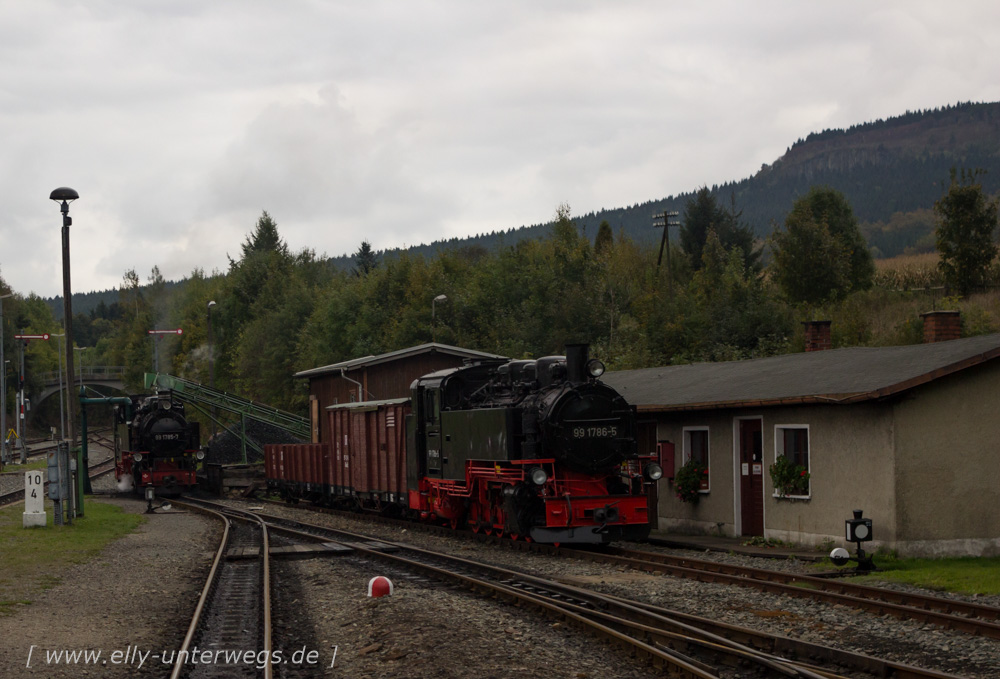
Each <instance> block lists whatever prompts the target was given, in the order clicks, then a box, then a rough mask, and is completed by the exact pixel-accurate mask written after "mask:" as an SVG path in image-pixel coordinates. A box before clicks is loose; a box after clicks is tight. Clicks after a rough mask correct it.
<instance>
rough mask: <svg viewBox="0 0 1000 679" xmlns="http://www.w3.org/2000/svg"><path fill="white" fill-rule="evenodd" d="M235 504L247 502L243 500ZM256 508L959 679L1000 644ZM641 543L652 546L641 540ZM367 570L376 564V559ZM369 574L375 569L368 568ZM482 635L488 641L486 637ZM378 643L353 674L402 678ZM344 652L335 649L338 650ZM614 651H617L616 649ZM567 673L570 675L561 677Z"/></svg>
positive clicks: (782, 599) (996, 673) (994, 666)
mask: <svg viewBox="0 0 1000 679" xmlns="http://www.w3.org/2000/svg"><path fill="white" fill-rule="evenodd" d="M235 504H240V505H241V506H243V507H246V506H247V504H246V503H235ZM263 511H264V512H266V513H271V514H277V515H282V516H287V517H288V518H294V519H298V520H301V521H306V522H309V523H315V524H319V525H327V526H330V527H335V528H343V529H346V530H356V531H358V532H363V533H365V534H367V535H372V536H376V537H381V538H383V539H386V540H392V541H395V542H401V543H406V544H411V545H414V546H419V547H426V548H428V549H436V550H441V551H447V552H450V553H454V554H457V555H460V556H462V557H464V558H469V559H473V560H476V561H481V562H484V563H490V564H496V565H499V566H504V567H508V568H511V569H516V570H523V571H527V572H531V573H534V574H536V575H539V576H542V577H549V578H553V579H559V580H562V581H564V582H569V583H571V584H577V585H580V586H584V587H588V588H592V589H596V590H599V591H604V592H608V593H612V594H615V595H618V596H622V597H627V598H632V599H638V600H642V601H648V602H651V603H655V604H657V605H659V606H663V607H666V608H670V609H674V610H677V611H682V612H685V613H689V614H692V615H698V616H702V617H706V618H711V619H713V620H719V621H723V622H727V623H731V624H736V625H741V626H745V627H749V628H753V629H757V630H762V631H765V632H770V633H775V634H781V635H785V636H788V637H791V638H795V639H802V640H805V641H811V642H814V643H819V644H825V645H831V646H836V647H839V648H843V649H845V650H849V651H853V652H856V653H863V654H866V655H871V656H876V657H880V658H885V659H887V660H891V661H894V662H898V663H903V664H910V665H916V666H920V667H926V668H931V669H935V670H937V671H940V672H946V673H949V674H954V675H958V676H962V677H973V678H981V679H996V677H1000V641H997V640H993V639H983V638H978V637H972V636H969V635H967V634H962V633H958V632H950V631H947V630H943V629H941V628H939V627H936V626H934V625H929V624H922V623H917V622H911V621H906V620H900V619H898V618H894V617H890V616H876V615H873V614H871V613H867V612H864V611H860V610H857V609H854V608H849V607H846V606H839V605H829V604H823V603H819V602H814V601H811V600H809V599H805V598H797V597H788V596H781V595H775V594H767V593H763V592H760V591H758V590H756V589H752V588H749V587H734V586H726V585H716V584H711V583H700V582H696V581H693V580H685V579H681V578H674V577H670V576H665V575H657V574H647V573H639V572H636V571H631V570H626V569H624V568H621V567H616V566H610V565H604V564H595V563H591V562H582V561H575V560H569V559H566V558H559V557H551V556H547V555H541V554H532V553H525V552H520V551H514V550H510V549H502V548H498V547H497V546H495V545H485V544H479V543H472V542H469V541H465V540H455V539H453V538H447V537H440V536H435V535H430V534H427V533H423V532H421V531H418V530H413V529H406V528H399V527H393V526H384V525H378V524H372V523H368V522H364V521H362V520H354V519H351V518H345V517H340V516H332V515H328V514H321V513H317V512H310V511H308V510H304V509H301V508H293V507H286V506H281V505H275V504H268V505H266V506H265V507H264V509H263ZM643 548H644V549H646V548H649V549H651V550H655V549H657V548H655V547H647V546H644V547H643ZM664 551H668V552H671V553H675V554H676V553H678V550H670V549H665V550H664ZM688 555H691V556H696V557H698V558H704V559H712V560H721V561H727V562H730V563H736V564H741V565H747V566H755V567H760V568H769V569H772V570H773V569H778V568H780V569H787V570H800V571H803V572H804V571H805V566H804V565H803V564H802V563H797V562H795V561H789V560H772V559H762V558H757V557H747V556H739V555H733V554H726V553H718V552H705V553H702V552H698V553H694V554H693V553H691V552H688ZM304 563H305V562H304ZM309 563H310V564H311V565H310V566H309V567H310V568H318V569H332V568H334V565H328V563H329V562H319V561H313V562H309ZM374 568H376V569H377V565H376V566H375V567H374ZM325 572H327V573H328V575H327V578H329V579H330V580H331V581H338V580H340V579H345V580H346V579H347V578H349V577H350V576H348V575H342V574H339V573H338V572H337V571H335V570H326V571H325ZM372 573H373V574H377V573H374V571H373V572H372ZM365 582H367V580H365ZM357 586H358V585H357V584H355V585H354V587H355V589H357ZM413 587H417V588H424V589H425V588H426V586H423V585H420V584H419V583H418V584H417V585H411V584H410V583H408V582H406V581H405V580H404V582H403V584H402V585H401V586H400V591H401V593H402V592H407V593H408V592H409V591H410V589H411V588H413ZM333 591H334V588H330V589H329V590H324V589H322V588H320V589H319V590H318V591H317V592H316V594H315V599H313V600H312V601H311V602H310V603H309V604H308V605H309V606H312V607H315V608H316V610H318V611H323V610H326V611H328V612H329V611H332V610H339V609H341V608H342V607H343V606H344V603H345V602H344V600H343V599H342V598H341V597H342V596H343V595H342V594H336V595H334V594H333V593H332V592H333ZM930 593H931V594H935V595H937V594H938V593H935V592H930ZM408 595H409V594H408ZM953 596H954V597H955V598H965V599H968V600H972V601H976V602H977V603H984V604H988V605H994V606H997V605H1000V597H961V596H959V595H953ZM463 597H464V598H465V599H469V598H471V597H468V596H466V595H463ZM434 600H435V599H434V597H431V598H430V599H428V600H427V605H428V606H433V602H434ZM324 602H327V603H324ZM492 605H496V604H492ZM481 606H482V604H478V603H473V604H469V603H467V604H465V608H464V610H465V611H467V615H468V620H472V619H475V616H477V615H482V616H485V617H487V618H488V617H489V615H491V614H490V613H486V612H482V610H481ZM430 610H431V609H428V615H429V616H431V617H432V618H433V617H435V616H434V615H433V614H432V613H431V612H430ZM447 610H448V609H445V611H443V612H442V614H441V615H440V616H436V617H440V618H442V619H443V618H446V617H447V615H446V614H447ZM513 610H516V609H513ZM328 615H329V613H328ZM518 615H519V619H521V620H528V619H529V618H530V617H531V616H533V615H534V614H533V613H531V612H525V613H518ZM337 619H338V620H339V619H340V618H337ZM320 620H322V618H320ZM487 628H489V627H487ZM492 629H493V630H494V633H495V634H496V635H497V636H498V637H501V638H502V637H503V635H501V634H500V631H501V628H500V626H499V624H497V625H496V626H494V627H493V628H492ZM502 629H503V630H506V629H507V626H506V625H505V626H504V627H503V628H502ZM571 634H573V635H575V638H582V639H586V637H583V636H582V635H580V633H578V632H576V631H575V630H573V631H572V632H571ZM474 638H476V637H475V636H474V635H470V636H469V639H470V643H472V641H471V639H474ZM484 641H486V642H487V643H488V637H487V639H484ZM359 643H360V642H359ZM372 643H375V642H374V641H373V642H372ZM591 644H593V642H591ZM597 648H600V649H605V650H602V651H601V652H602V653H603V654H604V655H607V654H608V653H609V652H611V651H608V650H606V647H604V646H601V645H598V646H597ZM383 649H384V652H385V653H390V651H389V650H388V649H387V647H383ZM383 649H380V652H379V653H375V652H372V653H370V654H369V655H374V656H376V657H375V658H368V656H367V655H366V656H364V658H359V659H358V660H359V661H363V664H362V665H361V667H360V669H359V671H360V672H361V673H362V674H364V673H368V672H371V673H372V674H371V676H407V675H405V674H404V673H402V672H401V673H399V674H391V673H390V674H384V673H382V672H383V671H384V668H383V670H380V667H382V666H381V665H380V664H379V662H378V658H379V657H380V653H381V652H382V650H383ZM343 651H344V648H343V647H342V648H341V652H343ZM614 652H615V653H617V651H614ZM572 662H573V663H580V662H582V658H581V657H577V656H573V660H572ZM612 665H613V666H615V667H621V661H619V662H618V663H612ZM568 666H575V665H573V664H570V665H568ZM650 671H652V670H650ZM409 676H412V675H409ZM566 676H575V675H572V674H568V675H566ZM591 676H593V675H591ZM615 676H617V675H615Z"/></svg>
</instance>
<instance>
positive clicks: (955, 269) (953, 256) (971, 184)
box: [934, 169, 997, 297]
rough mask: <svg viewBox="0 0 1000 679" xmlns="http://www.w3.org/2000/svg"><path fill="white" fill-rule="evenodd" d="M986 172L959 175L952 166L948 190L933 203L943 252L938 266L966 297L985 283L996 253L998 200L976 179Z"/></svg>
mask: <svg viewBox="0 0 1000 679" xmlns="http://www.w3.org/2000/svg"><path fill="white" fill-rule="evenodd" d="M983 172H984V171H982V170H975V171H972V172H966V171H965V170H964V169H963V170H962V172H961V175H960V176H959V175H957V174H956V172H955V170H954V169H952V171H951V186H950V187H949V188H948V193H946V194H945V195H944V196H942V197H941V199H940V200H938V201H937V202H936V203H934V212H935V213H936V215H937V218H938V223H937V232H936V236H937V237H936V244H937V249H938V252H940V253H941V260H940V262H938V268H940V269H941V272H942V273H943V274H944V277H945V280H946V281H947V283H948V285H949V286H950V287H952V288H954V289H955V290H956V291H957V292H958V293H959V294H960V295H962V296H963V297H964V296H967V295H968V294H969V293H970V292H972V291H973V290H974V289H975V288H978V287H981V286H982V285H983V284H984V283H985V279H986V273H987V271H988V270H989V267H990V264H991V263H992V262H993V260H994V258H995V257H996V255H997V244H996V241H995V240H994V231H995V230H996V227H997V199H995V198H994V199H993V200H988V199H987V198H986V195H985V194H984V193H983V187H982V184H980V183H979V182H977V181H976V179H977V177H978V176H979V175H980V174H981V173H983Z"/></svg>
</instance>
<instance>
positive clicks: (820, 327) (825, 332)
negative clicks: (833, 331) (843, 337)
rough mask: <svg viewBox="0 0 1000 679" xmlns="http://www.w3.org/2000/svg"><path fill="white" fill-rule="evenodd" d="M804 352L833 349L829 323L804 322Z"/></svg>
mask: <svg viewBox="0 0 1000 679" xmlns="http://www.w3.org/2000/svg"><path fill="white" fill-rule="evenodd" d="M802 325H804V326H805V328H806V351H826V350H827V349H832V348H833V341H832V340H831V339H830V321H805V322H803V323H802Z"/></svg>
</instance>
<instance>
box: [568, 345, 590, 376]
mask: <svg viewBox="0 0 1000 679" xmlns="http://www.w3.org/2000/svg"><path fill="white" fill-rule="evenodd" d="M589 357H590V345H589V344H567V345H566V378H567V379H568V380H569V381H570V382H586V381H587V359H588V358H589Z"/></svg>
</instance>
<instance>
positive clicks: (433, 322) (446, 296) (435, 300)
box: [431, 295, 448, 342]
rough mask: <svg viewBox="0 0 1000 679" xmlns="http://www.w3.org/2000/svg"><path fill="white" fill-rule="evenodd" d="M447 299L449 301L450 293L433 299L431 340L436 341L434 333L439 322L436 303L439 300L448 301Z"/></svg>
mask: <svg viewBox="0 0 1000 679" xmlns="http://www.w3.org/2000/svg"><path fill="white" fill-rule="evenodd" d="M447 301H448V295H438V296H437V297H435V298H434V299H432V300H431V341H432V342H433V341H435V338H434V334H435V330H436V329H437V323H436V321H435V316H436V309H435V305H436V304H437V303H438V302H447Z"/></svg>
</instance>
